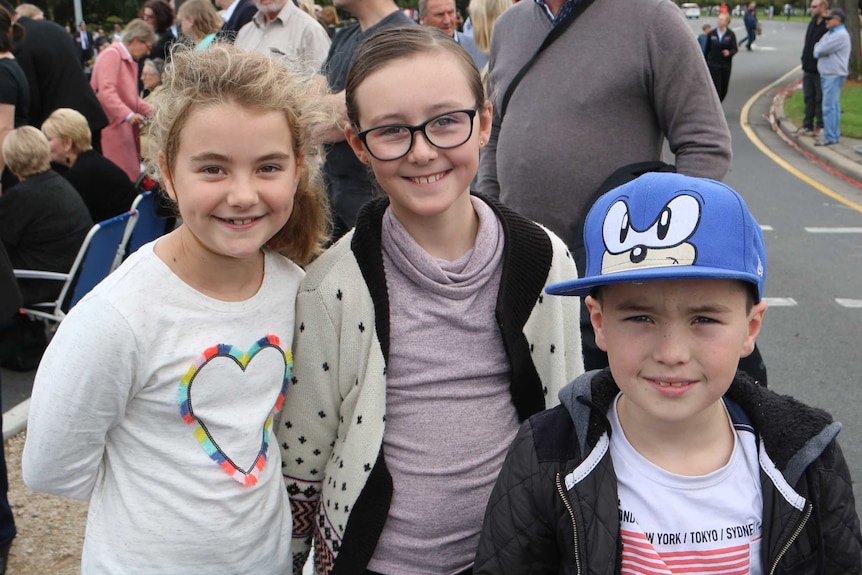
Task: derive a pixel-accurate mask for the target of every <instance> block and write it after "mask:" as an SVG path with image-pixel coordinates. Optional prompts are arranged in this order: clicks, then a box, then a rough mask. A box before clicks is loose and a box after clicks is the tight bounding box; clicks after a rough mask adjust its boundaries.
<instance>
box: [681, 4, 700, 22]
mask: <svg viewBox="0 0 862 575" xmlns="http://www.w3.org/2000/svg"><path fill="white" fill-rule="evenodd" d="M682 13H683V14H685V17H686V18H700V6H698V5H697V4H693V3H691V2H686V3H685V4H683V5H682Z"/></svg>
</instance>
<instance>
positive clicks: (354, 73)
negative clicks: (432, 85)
mask: <svg viewBox="0 0 862 575" xmlns="http://www.w3.org/2000/svg"><path fill="white" fill-rule="evenodd" d="M435 53H436V54H439V53H444V54H445V53H448V54H451V55H452V56H454V57H455V59H456V60H457V61H458V63H459V64H461V67H462V68H463V70H464V76H465V77H466V79H467V83H468V84H469V85H470V91H471V92H473V96H474V97H475V99H476V107H477V108H478V107H480V106H482V105H483V104H484V103H485V88H484V86H483V85H482V79H481V78H480V76H479V70H477V69H476V64H475V63H474V62H473V58H472V57H471V56H470V54H468V53H467V51H466V50H464V49H463V48H462V47H461V46H460V45H459V44H458V43H457V42H456V41H455V40H454V39H452V38H451V37H449V36H447V35H446V34H444V33H443V32H441V31H440V30H438V29H437V28H432V27H429V26H404V27H401V28H389V29H386V30H381V31H380V32H377V33H375V34H372V35H371V36H370V37H369V38H368V39H367V40H365V41H364V42H363V43H362V44H361V45H360V46H359V48H358V49H357V50H356V56H355V58H354V60H353V65H352V66H351V67H350V73H349V74H348V75H347V87H346V88H345V99H346V100H347V117H348V118H350V121H351V122H352V123H353V126H354V127H355V128H356V130H357V131H359V105H358V104H357V102H356V90H357V89H358V88H359V85H360V84H362V82H363V81H365V78H367V77H368V76H369V75H370V74H372V73H374V72H376V71H377V70H379V69H380V68H383V67H384V66H386V65H387V64H388V63H389V62H392V61H394V60H401V59H404V58H410V57H412V56H417V55H420V54H435Z"/></svg>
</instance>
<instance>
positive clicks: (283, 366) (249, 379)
mask: <svg viewBox="0 0 862 575" xmlns="http://www.w3.org/2000/svg"><path fill="white" fill-rule="evenodd" d="M292 367H293V356H292V355H291V353H290V350H282V348H281V346H280V344H279V339H278V337H276V336H274V335H267V336H266V337H263V338H261V339H259V340H258V341H257V342H255V344H254V345H253V346H252V347H251V349H249V350H248V351H243V350H241V349H239V348H237V347H236V346H233V345H229V344H218V345H214V346H212V347H210V348H208V349H207V350H206V351H204V352H203V355H201V357H200V358H199V359H198V360H197V361H196V362H195V363H194V364H193V365H192V366H191V367H190V368H189V370H188V371H187V372H186V374H185V375H184V376H183V377H182V379H181V380H180V385H179V389H178V393H177V403H178V404H179V407H180V416H181V417H182V419H183V421H185V422H186V423H187V424H189V425H191V426H192V427H193V428H194V430H193V433H194V435H195V437H196V438H197V440H198V442H199V443H200V445H201V447H202V448H203V450H204V452H206V454H207V455H208V456H209V457H210V459H212V460H213V461H214V462H215V463H216V464H217V465H218V466H219V467H221V468H222V469H223V470H224V471H225V473H227V474H228V475H230V476H231V477H232V478H233V479H235V480H236V481H238V482H239V483H241V484H243V485H245V486H247V487H250V486H252V485H255V484H256V483H257V480H258V477H259V476H260V472H261V470H262V469H263V468H264V466H265V465H266V460H267V453H268V451H269V433H270V429H271V428H272V419H273V416H274V415H275V414H276V413H278V411H279V410H280V409H281V405H282V403H283V402H284V394H285V392H286V391H287V384H288V381H289V380H290V372H291V368H292ZM237 368H239V369H237Z"/></svg>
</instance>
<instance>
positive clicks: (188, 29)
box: [177, 0, 224, 50]
mask: <svg viewBox="0 0 862 575" xmlns="http://www.w3.org/2000/svg"><path fill="white" fill-rule="evenodd" d="M177 20H178V21H179V23H180V30H182V33H183V35H184V36H187V37H188V38H189V39H191V40H192V41H193V42H194V43H195V50H204V49H206V48H207V47H208V46H209V45H210V44H212V42H213V40H215V38H216V33H217V32H218V31H219V30H220V29H221V27H222V25H223V24H224V20H222V19H221V17H220V16H219V15H218V12H216V9H215V7H214V6H213V3H212V2H211V1H210V0H186V1H185V2H183V3H182V5H181V6H180V8H179V10H178V11H177Z"/></svg>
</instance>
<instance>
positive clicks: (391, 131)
mask: <svg viewBox="0 0 862 575" xmlns="http://www.w3.org/2000/svg"><path fill="white" fill-rule="evenodd" d="M414 131H417V128H412V127H411V126H403V125H393V126H381V127H379V128H374V129H372V130H370V131H368V132H366V134H365V145H366V146H367V147H368V151H369V152H370V153H371V154H372V155H373V156H374V157H375V158H377V159H378V160H383V161H386V160H395V159H398V158H400V157H402V156H405V155H407V153H408V152H409V151H410V147H411V145H412V143H413V132H414ZM423 131H424V133H425V137H426V139H427V140H428V142H430V143H431V144H432V145H433V146H435V147H437V148H444V149H445V148H455V147H457V146H460V145H461V144H463V143H464V142H466V141H467V140H468V139H469V138H470V135H471V134H472V132H473V121H472V118H471V115H470V113H469V112H466V111H457V112H447V113H445V114H441V115H439V116H435V117H434V118H431V119H430V120H428V121H427V122H426V123H425V124H424V128H423Z"/></svg>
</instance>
